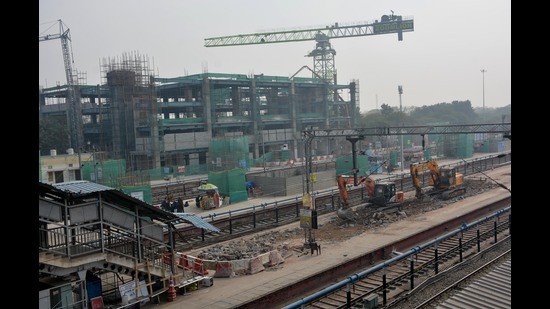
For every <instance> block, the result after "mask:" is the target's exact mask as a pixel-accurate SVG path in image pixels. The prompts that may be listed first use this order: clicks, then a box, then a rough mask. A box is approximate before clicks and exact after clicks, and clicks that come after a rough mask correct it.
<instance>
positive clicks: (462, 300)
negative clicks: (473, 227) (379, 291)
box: [387, 237, 512, 309]
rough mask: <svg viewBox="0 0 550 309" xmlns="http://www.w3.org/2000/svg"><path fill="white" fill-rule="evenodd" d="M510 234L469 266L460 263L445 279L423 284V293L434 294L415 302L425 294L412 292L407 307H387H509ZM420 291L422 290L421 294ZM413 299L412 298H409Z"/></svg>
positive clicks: (473, 308) (393, 307) (397, 307)
mask: <svg viewBox="0 0 550 309" xmlns="http://www.w3.org/2000/svg"><path fill="white" fill-rule="evenodd" d="M510 243H511V241H510V237H507V238H505V239H504V240H501V241H500V242H499V243H498V244H496V245H495V246H494V248H492V250H491V251H492V252H490V251H489V250H486V251H484V252H482V253H483V255H482V256H479V257H478V258H477V259H471V260H472V261H469V262H468V264H467V265H457V266H456V267H453V268H452V269H449V271H448V272H446V274H445V277H444V278H436V280H432V281H433V282H429V283H428V284H426V286H423V287H422V292H423V293H422V294H424V295H426V294H427V293H426V292H427V291H428V292H429V293H430V294H429V295H431V297H429V298H428V299H426V300H425V301H422V302H421V303H420V304H418V305H416V303H417V302H418V301H419V300H421V299H422V297H423V296H424V295H416V294H417V293H416V292H415V291H413V293H411V294H412V295H411V296H410V297H408V298H407V299H406V300H407V304H406V307H405V306H397V305H396V306H388V307H387V308H392V309H400V308H411V305H413V304H414V308H416V309H423V308H433V307H437V308H442V309H451V308H457V307H461V306H468V307H469V308H472V309H475V308H487V307H491V308H510V307H511V280H510V278H511V269H512V257H511V254H512V250H511V249H510V245H511V244H510ZM418 294H420V293H418ZM409 298H410V299H409Z"/></svg>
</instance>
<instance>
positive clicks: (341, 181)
mask: <svg viewBox="0 0 550 309" xmlns="http://www.w3.org/2000/svg"><path fill="white" fill-rule="evenodd" d="M337 182H338V190H339V191H340V200H341V201H342V206H343V208H345V207H347V206H348V190H347V189H346V183H347V181H346V178H345V177H343V176H338V179H337Z"/></svg>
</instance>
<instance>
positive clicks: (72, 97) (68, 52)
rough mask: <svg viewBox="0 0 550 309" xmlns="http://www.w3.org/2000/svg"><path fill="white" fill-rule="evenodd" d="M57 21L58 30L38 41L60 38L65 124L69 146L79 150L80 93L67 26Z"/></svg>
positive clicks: (80, 133)
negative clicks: (67, 128) (64, 89)
mask: <svg viewBox="0 0 550 309" xmlns="http://www.w3.org/2000/svg"><path fill="white" fill-rule="evenodd" d="M57 22H58V23H59V32H57V33H54V34H46V35H40V36H39V37H38V41H39V42H43V41H48V40H56V39H59V40H61V49H62V52H63V62H64V65H65V77H66V78H67V124H68V126H69V134H70V136H69V143H70V147H72V148H76V149H77V151H80V146H81V145H82V141H83V136H82V130H81V128H82V110H81V106H80V93H79V92H78V91H77V89H76V88H77V86H78V85H77V83H76V82H75V78H74V75H73V63H74V61H73V54H72V48H71V44H70V43H71V34H70V32H69V28H68V27H67V26H66V25H65V24H64V23H63V22H62V21H61V19H59V20H57Z"/></svg>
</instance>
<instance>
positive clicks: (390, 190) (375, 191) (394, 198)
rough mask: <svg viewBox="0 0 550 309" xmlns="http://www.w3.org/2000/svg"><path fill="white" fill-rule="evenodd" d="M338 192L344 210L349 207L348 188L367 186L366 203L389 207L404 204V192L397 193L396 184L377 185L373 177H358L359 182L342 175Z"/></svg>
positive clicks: (384, 183) (351, 177)
mask: <svg viewBox="0 0 550 309" xmlns="http://www.w3.org/2000/svg"><path fill="white" fill-rule="evenodd" d="M337 182H338V190H339V191H340V200H341V201H342V208H347V207H349V200H348V187H353V186H361V185H363V186H365V188H366V190H367V198H366V199H365V201H366V202H368V203H370V204H372V205H374V206H389V205H393V204H402V203H403V202H404V193H403V191H397V188H396V186H395V183H393V182H380V183H377V182H376V181H375V180H374V179H373V178H371V177H368V176H367V177H363V176H358V177H357V182H356V180H355V177H354V176H348V175H340V176H338V179H337Z"/></svg>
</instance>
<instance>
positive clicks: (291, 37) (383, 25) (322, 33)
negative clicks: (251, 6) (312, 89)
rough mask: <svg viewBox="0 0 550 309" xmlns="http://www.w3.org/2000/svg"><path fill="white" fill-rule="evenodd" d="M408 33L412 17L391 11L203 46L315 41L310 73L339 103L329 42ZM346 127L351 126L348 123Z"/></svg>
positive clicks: (214, 40)
mask: <svg viewBox="0 0 550 309" xmlns="http://www.w3.org/2000/svg"><path fill="white" fill-rule="evenodd" d="M409 31H414V20H413V18H412V17H406V18H403V16H400V15H394V14H393V11H391V14H390V15H382V17H381V18H380V21H379V20H375V21H374V22H361V23H350V24H339V23H334V24H333V25H329V26H325V27H314V28H305V29H294V30H284V31H275V32H261V33H250V34H237V35H230V36H221V37H211V38H206V39H204V46H205V47H221V46H239V45H258V44H270V43H284V42H300V41H312V40H315V41H316V42H317V43H316V46H315V49H314V50H312V51H311V52H310V53H309V54H308V55H306V56H308V57H313V70H311V71H312V73H313V78H319V79H320V80H321V81H323V82H325V83H327V84H328V88H329V91H328V98H327V100H328V101H333V102H337V101H343V99H342V98H341V97H340V96H339V94H338V91H337V89H336V87H335V86H336V84H337V74H336V68H335V61H334V56H335V55H336V51H335V50H334V49H333V48H332V46H331V44H330V39H338V38H350V37H359V36H369V35H379V34H389V33H397V39H398V40H399V41H402V40H403V32H409ZM303 68H304V67H302V69H303ZM300 70H301V69H300ZM298 72H299V71H298ZM298 72H297V73H298ZM295 75H296V74H294V75H293V77H294V76H295ZM355 91H357V90H355ZM342 108H343V111H344V113H345V114H346V116H347V117H349V109H348V106H347V105H344V106H343V107H342ZM348 126H349V127H351V123H350V122H349V120H348Z"/></svg>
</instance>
